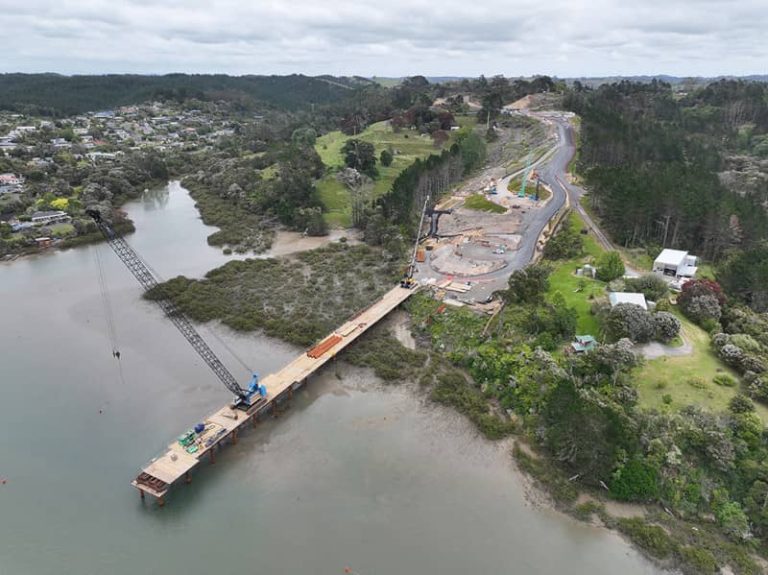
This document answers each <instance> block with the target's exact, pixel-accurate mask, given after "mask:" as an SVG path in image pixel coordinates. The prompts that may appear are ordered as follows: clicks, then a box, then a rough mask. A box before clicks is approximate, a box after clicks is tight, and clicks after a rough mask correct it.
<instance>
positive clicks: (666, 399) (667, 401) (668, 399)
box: [661, 393, 672, 405]
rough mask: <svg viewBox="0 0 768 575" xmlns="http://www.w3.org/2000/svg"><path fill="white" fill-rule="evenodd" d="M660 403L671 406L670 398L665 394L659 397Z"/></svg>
mask: <svg viewBox="0 0 768 575" xmlns="http://www.w3.org/2000/svg"><path fill="white" fill-rule="evenodd" d="M661 401H663V402H664V405H671V404H672V396H671V395H670V394H668V393H665V394H664V395H662V396H661Z"/></svg>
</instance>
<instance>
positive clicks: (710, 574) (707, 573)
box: [677, 546, 720, 575]
mask: <svg viewBox="0 0 768 575" xmlns="http://www.w3.org/2000/svg"><path fill="white" fill-rule="evenodd" d="M677 552H678V555H679V556H680V561H681V562H682V563H683V566H682V568H683V573H686V574H688V573H690V574H691V575H694V574H695V575H714V574H715V573H718V572H719V570H720V568H719V566H718V564H717V560H716V559H715V556H714V555H712V553H711V552H710V551H708V550H707V549H702V548H700V547H693V546H685V547H681V548H680V549H678V551H677Z"/></svg>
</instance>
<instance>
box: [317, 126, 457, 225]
mask: <svg viewBox="0 0 768 575" xmlns="http://www.w3.org/2000/svg"><path fill="white" fill-rule="evenodd" d="M459 123H461V121H459ZM465 123H466V122H465ZM454 137H455V136H454V135H453V133H451V138H450V139H449V140H448V142H447V143H446V144H444V147H450V145H451V144H452V142H453V139H454ZM351 138H357V139H359V140H363V141H365V142H370V143H371V144H373V146H374V148H375V150H376V158H377V159H378V157H379V156H380V154H381V152H382V151H383V150H391V151H392V152H393V154H394V158H393V161H392V164H391V165H389V166H386V167H385V166H382V165H381V164H380V163H378V162H377V169H378V171H379V175H378V177H377V178H376V179H374V180H373V186H372V187H371V189H370V190H369V191H368V197H369V198H370V199H372V200H373V199H376V198H378V197H380V196H382V195H384V194H385V193H387V192H388V191H389V190H390V188H391V187H392V182H394V181H395V178H397V176H398V175H400V173H401V172H402V171H403V170H405V169H406V168H407V167H408V166H410V165H411V164H412V163H413V162H414V161H415V160H416V159H419V158H421V159H423V158H426V157H427V156H429V155H430V154H434V153H439V152H440V149H442V148H440V149H438V148H435V146H434V144H433V141H432V138H431V137H429V136H426V135H420V134H419V133H418V132H415V131H411V130H402V131H400V132H395V131H394V130H393V129H392V127H391V126H390V124H389V122H388V121H384V122H378V123H376V124H372V125H370V126H368V128H366V129H365V130H364V131H363V132H362V133H361V134H359V135H357V136H348V135H346V134H344V133H342V132H340V131H334V132H329V133H327V134H324V135H323V136H320V137H319V138H318V139H317V142H316V143H315V149H316V150H317V153H318V154H319V155H320V158H321V159H322V160H323V163H324V164H325V165H326V166H327V167H328V173H327V174H326V175H325V177H323V178H322V179H321V180H320V181H319V182H318V185H317V188H318V193H319V196H320V201H321V202H322V203H323V205H324V206H325V208H326V210H327V213H326V214H325V218H326V221H327V222H328V224H329V225H331V226H334V227H348V226H349V225H351V216H352V201H351V197H350V194H349V191H348V190H347V189H346V188H345V187H344V185H343V184H341V183H340V182H339V181H338V180H337V179H336V173H335V172H336V171H338V170H340V169H342V168H343V167H344V157H343V155H342V153H341V148H342V147H343V146H344V143H345V142H346V141H347V140H349V139H351Z"/></svg>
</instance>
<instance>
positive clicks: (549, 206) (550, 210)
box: [459, 114, 579, 301]
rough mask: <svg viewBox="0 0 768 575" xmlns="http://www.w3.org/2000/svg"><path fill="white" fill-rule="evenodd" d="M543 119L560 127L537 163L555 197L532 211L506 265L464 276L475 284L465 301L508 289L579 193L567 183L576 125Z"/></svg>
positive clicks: (538, 169) (556, 118)
mask: <svg viewBox="0 0 768 575" xmlns="http://www.w3.org/2000/svg"><path fill="white" fill-rule="evenodd" d="M532 115H535V114H532ZM540 119H542V121H547V122H551V123H553V124H554V126H555V129H556V130H557V145H556V147H555V148H554V151H553V152H552V153H551V154H547V155H545V157H544V159H543V160H542V161H540V162H538V163H537V164H538V165H536V171H537V172H538V174H539V178H540V179H541V181H542V182H543V183H544V184H546V185H547V186H548V187H549V188H550V189H551V190H552V197H551V198H550V200H549V201H548V202H547V203H546V204H545V205H544V206H542V208H541V209H539V210H537V211H536V212H535V213H534V214H532V216H533V217H532V219H531V220H530V221H529V223H528V225H527V227H526V229H525V231H524V233H523V234H522V236H521V239H520V244H519V247H518V249H517V250H515V251H514V252H510V257H509V260H508V262H507V265H506V266H505V267H504V268H502V269H500V270H497V271H495V272H491V273H488V274H484V275H481V276H475V277H472V278H465V279H466V280H467V281H471V282H473V283H475V284H476V285H475V287H473V289H472V290H471V291H470V292H468V293H467V294H464V295H462V296H460V298H459V299H461V300H463V301H484V300H485V299H487V298H488V297H490V296H491V294H493V292H495V291H498V290H502V289H506V287H507V280H508V278H509V276H510V275H511V274H512V272H514V271H515V270H518V269H522V268H524V267H525V266H527V265H528V264H529V263H531V261H532V260H533V256H534V254H535V252H536V244H537V243H538V239H539V236H540V235H541V232H542V230H544V228H545V227H546V225H547V224H548V223H549V221H550V220H551V219H552V218H553V217H554V216H555V215H556V214H557V213H558V212H559V211H560V210H562V209H564V208H565V204H566V197H567V196H568V195H569V194H570V195H571V197H573V196H574V195H575V194H578V193H579V192H578V191H577V190H573V191H571V190H569V188H571V186H569V185H568V184H567V183H565V174H566V172H567V170H568V163H569V162H570V161H571V158H573V155H574V154H575V153H576V145H575V143H574V137H573V128H572V127H571V125H570V124H569V123H568V120H567V119H566V118H564V117H558V116H554V117H550V116H548V117H546V118H540Z"/></svg>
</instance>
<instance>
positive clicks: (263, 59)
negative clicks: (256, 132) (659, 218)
mask: <svg viewBox="0 0 768 575" xmlns="http://www.w3.org/2000/svg"><path fill="white" fill-rule="evenodd" d="M0 30H1V32H0V38H2V41H1V47H0V72H60V73H65V74H74V73H78V74H79V73H110V72H111V73H123V72H136V73H165V72H200V73H203V72H221V73H228V74H288V73H294V72H296V73H304V74H311V75H316V74H336V75H342V74H343V75H351V74H357V75H362V76H374V75H376V76H403V75H412V74H424V75H431V76H441V75H446V76H447V75H450V76H477V75H479V74H481V73H483V74H486V75H493V74H504V75H506V76H518V75H531V74H550V75H557V76H560V77H566V76H609V75H610V76H613V75H625V76H627V75H638V74H674V75H678V76H689V75H703V76H714V75H720V74H734V75H744V74H755V73H758V74H765V73H766V72H768V0H738V1H733V0H474V1H473V0H463V1H458V0H432V1H426V0H354V1H352V0H0Z"/></svg>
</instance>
